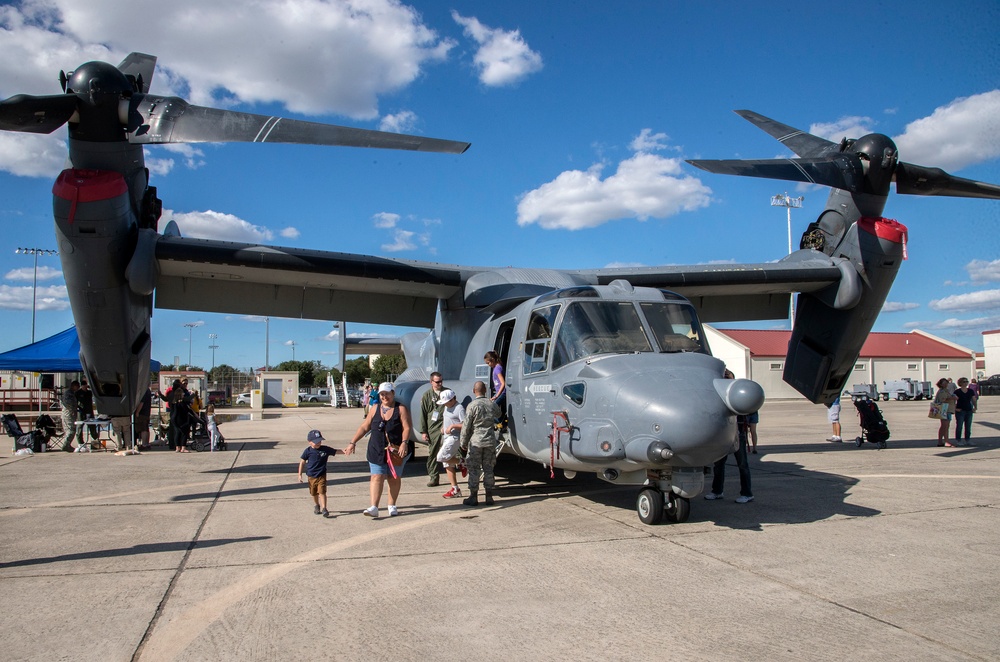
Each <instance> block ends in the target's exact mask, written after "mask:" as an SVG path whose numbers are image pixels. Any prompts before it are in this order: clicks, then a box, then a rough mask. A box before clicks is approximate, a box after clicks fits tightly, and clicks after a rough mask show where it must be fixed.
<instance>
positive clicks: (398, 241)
mask: <svg viewBox="0 0 1000 662" xmlns="http://www.w3.org/2000/svg"><path fill="white" fill-rule="evenodd" d="M415 235H416V233H415V232H411V231H410V230H401V229H397V230H396V232H395V233H393V241H392V243H390V244H382V250H384V251H387V252H389V253H398V252H399V251H412V250H414V249H415V248H416V247H417V244H416V242H415V241H414V236H415Z"/></svg>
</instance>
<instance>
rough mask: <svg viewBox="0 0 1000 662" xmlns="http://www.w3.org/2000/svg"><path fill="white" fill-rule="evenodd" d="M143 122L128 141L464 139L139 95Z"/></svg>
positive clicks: (455, 146) (453, 149) (375, 143)
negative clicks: (207, 106)
mask: <svg viewBox="0 0 1000 662" xmlns="http://www.w3.org/2000/svg"><path fill="white" fill-rule="evenodd" d="M137 110H138V112H139V113H140V114H141V115H142V117H143V118H144V119H145V123H144V124H143V125H142V126H140V127H139V128H137V129H136V130H135V133H133V134H132V135H130V136H129V141H130V142H132V143H137V144H143V145H154V144H164V143H198V142H276V143H295V144H300V145H342V146H347V147H374V148H380V149H404V150H413V151H418V152H446V153H450V154H461V153H462V152H464V151H465V150H467V149H468V148H469V143H465V142H458V141H454V140H440V139H437V138H425V137H423V136H411V135H405V134H401V133H387V132H384V131H371V130H368V129H355V128H351V127H345V126H336V125H333V124H319V123H316V122H304V121H301V120H292V119H284V118H281V117H269V116H266V115H254V114H252V113H241V112H237V111H233V110H219V109H216V108H206V107H204V106H194V105H191V104H189V103H188V102H186V101H184V100H183V99H180V98H178V97H150V96H146V97H144V98H143V99H142V100H141V101H140V102H139V104H138V106H137Z"/></svg>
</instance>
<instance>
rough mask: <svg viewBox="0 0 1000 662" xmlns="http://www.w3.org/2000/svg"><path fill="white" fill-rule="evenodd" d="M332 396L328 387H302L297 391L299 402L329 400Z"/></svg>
mask: <svg viewBox="0 0 1000 662" xmlns="http://www.w3.org/2000/svg"><path fill="white" fill-rule="evenodd" d="M332 400H333V397H332V396H331V395H330V389H328V388H308V389H306V388H304V389H301V390H300V391H299V402H331V401H332Z"/></svg>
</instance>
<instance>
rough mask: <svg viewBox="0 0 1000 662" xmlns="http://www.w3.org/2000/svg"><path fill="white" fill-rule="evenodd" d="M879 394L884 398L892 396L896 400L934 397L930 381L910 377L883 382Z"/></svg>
mask: <svg viewBox="0 0 1000 662" xmlns="http://www.w3.org/2000/svg"><path fill="white" fill-rule="evenodd" d="M879 395H880V396H881V397H882V399H883V400H888V399H889V398H890V397H892V398H895V399H896V400H923V399H924V398H931V397H933V393H932V391H931V383H930V382H921V381H917V380H916V379H911V378H910V377H903V378H902V379H895V380H891V381H884V382H882V388H880V389H879Z"/></svg>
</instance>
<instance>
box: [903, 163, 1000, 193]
mask: <svg viewBox="0 0 1000 662" xmlns="http://www.w3.org/2000/svg"><path fill="white" fill-rule="evenodd" d="M895 180H896V193H901V194H905V195H947V196H951V197H953V198H988V199H991V200H1000V186H997V185H996V184H987V183H985V182H977V181H975V180H972V179H963V178H962V177H955V176H954V175H949V174H948V173H947V172H945V171H944V170H942V169H941V168H928V167H926V166H919V165H914V164H912V163H903V162H902V161H900V162H899V164H897V165H896V174H895Z"/></svg>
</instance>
